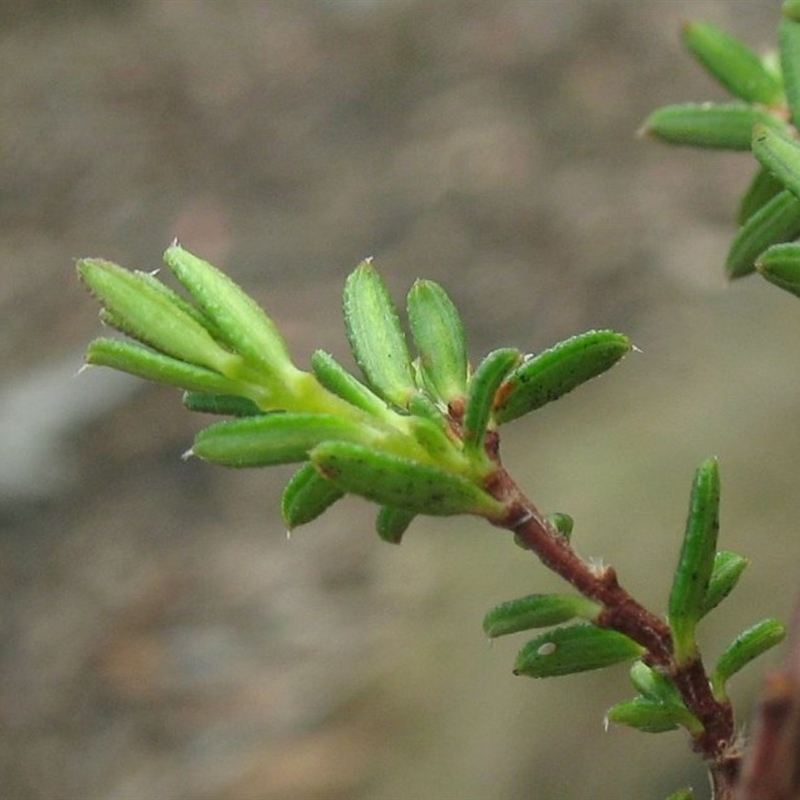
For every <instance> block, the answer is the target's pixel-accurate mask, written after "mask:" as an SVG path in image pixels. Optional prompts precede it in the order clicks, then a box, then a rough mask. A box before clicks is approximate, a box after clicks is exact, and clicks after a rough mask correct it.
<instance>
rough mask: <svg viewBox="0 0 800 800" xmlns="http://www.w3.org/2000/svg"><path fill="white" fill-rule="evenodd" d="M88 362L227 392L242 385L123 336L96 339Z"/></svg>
mask: <svg viewBox="0 0 800 800" xmlns="http://www.w3.org/2000/svg"><path fill="white" fill-rule="evenodd" d="M86 363H87V364H91V365H96V366H102V367H111V368H112V369H117V370H119V371H120V372H128V373H130V374H131V375H136V376H137V377H139V378H145V379H146V380H149V381H155V382H156V383H165V384H167V385H169V386H177V387H179V388H181V389H189V390H195V391H198V392H212V393H218V394H227V393H233V392H236V391H238V390H240V389H241V385H240V384H239V383H237V382H235V381H231V380H229V379H228V378H224V377H223V376H222V375H220V374H219V373H217V372H213V371H211V370H209V369H206V368H205V367H198V366H195V365H194V364H187V363H186V362H185V361H180V360H178V359H177V358H172V357H171V356H165V355H164V354H163V353H157V352H156V351H155V350H150V349H149V348H147V347H143V346H142V345H139V344H134V343H133V342H127V341H125V340H123V339H108V338H100V339H95V340H94V341H93V342H91V343H90V344H89V347H88V348H87V350H86Z"/></svg>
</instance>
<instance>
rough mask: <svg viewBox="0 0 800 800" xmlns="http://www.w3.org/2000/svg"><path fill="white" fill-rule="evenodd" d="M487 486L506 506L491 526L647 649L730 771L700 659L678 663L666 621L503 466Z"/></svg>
mask: <svg viewBox="0 0 800 800" xmlns="http://www.w3.org/2000/svg"><path fill="white" fill-rule="evenodd" d="M489 490H490V491H491V492H492V494H493V495H494V496H495V497H497V498H498V499H501V500H502V501H503V503H504V504H505V507H506V514H505V516H504V517H503V518H502V519H499V520H496V521H495V524H496V525H497V526H498V527H501V528H506V529H507V530H510V531H512V532H513V533H514V534H515V536H516V538H517V541H518V543H519V544H521V545H522V546H523V547H525V548H526V549H528V550H532V551H533V552H534V553H535V554H536V555H537V557H538V558H539V560H540V561H541V562H542V563H543V564H544V565H545V566H546V567H547V568H548V569H550V570H552V571H553V572H555V573H556V574H558V575H560V576H561V577H562V578H564V580H566V581H567V582H568V583H570V584H571V585H572V586H573V587H574V588H575V589H577V590H578V591H579V592H580V593H581V594H582V595H584V597H587V598H589V599H591V600H594V601H596V602H598V603H600V604H601V605H602V606H603V609H604V610H603V612H602V613H601V615H600V618H599V619H598V620H597V621H596V624H597V625H598V626H600V627H604V628H609V629H612V630H615V631H618V632H620V633H623V634H625V635H626V636H628V637H629V638H631V639H633V640H634V641H635V642H637V643H638V644H640V645H642V647H644V648H645V649H646V650H647V653H646V655H645V656H644V660H645V661H646V662H647V663H648V664H649V665H650V666H652V667H657V668H659V669H660V670H661V671H663V672H664V674H666V675H668V676H669V677H670V678H671V679H672V680H673V682H674V684H675V686H676V687H677V689H678V691H679V692H680V694H681V697H682V699H683V701H684V703H685V705H686V707H687V708H688V709H689V710H690V711H691V712H692V713H693V714H694V715H695V716H696V717H697V718H698V719H699V720H700V722H701V723H702V724H703V731H702V733H700V734H699V735H697V736H695V737H694V739H693V747H694V749H695V750H696V751H697V752H699V753H700V754H701V755H702V756H703V757H704V758H705V759H706V761H707V762H709V764H711V765H713V764H715V763H716V764H721V763H722V762H725V763H726V764H727V767H726V769H727V770H728V771H731V767H730V763H729V762H730V749H731V747H732V746H733V741H734V724H733V714H732V711H731V708H730V705H729V704H728V703H727V702H719V701H717V700H716V699H715V698H714V696H713V694H712V692H711V686H710V684H709V681H708V678H707V676H706V672H705V669H704V667H703V663H702V661H701V659H700V657H699V656H698V657H697V658H695V659H693V660H691V661H689V662H687V663H683V664H678V663H677V662H676V660H675V656H674V652H673V644H672V634H671V632H670V628H669V626H668V625H667V623H666V622H665V621H664V620H663V619H661V618H660V617H658V616H656V615H655V614H653V613H652V612H650V611H648V610H647V609H646V608H645V607H644V606H642V605H641V604H640V603H639V602H638V601H637V600H635V599H634V598H633V597H632V596H631V595H630V594H629V593H628V591H627V590H626V589H625V588H624V587H622V586H621V585H620V583H619V581H618V579H617V574H616V571H615V570H614V569H613V568H612V567H609V566H596V565H592V564H588V563H587V562H585V561H584V560H583V559H582V558H581V557H580V556H579V555H578V554H577V552H576V551H575V550H574V549H573V548H572V546H571V545H570V543H569V542H568V540H567V539H566V538H565V537H564V536H562V535H561V534H560V533H559V532H558V531H557V530H556V529H555V528H554V527H553V525H552V524H551V523H550V522H549V521H548V520H547V518H546V517H545V516H544V515H543V514H542V513H541V512H540V511H539V509H538V508H537V507H536V506H535V505H534V504H533V503H532V502H531V501H530V500H529V499H528V498H527V497H525V495H524V494H523V493H522V492H521V491H520V489H519V487H518V486H517V485H516V484H515V483H514V481H513V480H512V479H511V477H510V476H509V475H508V473H506V472H505V470H503V469H502V468H500V469H499V470H498V472H497V473H496V475H495V476H493V481H492V485H491V486H490V487H489ZM712 771H713V766H712ZM733 771H734V772H735V770H733ZM722 796H723V797H724V795H722Z"/></svg>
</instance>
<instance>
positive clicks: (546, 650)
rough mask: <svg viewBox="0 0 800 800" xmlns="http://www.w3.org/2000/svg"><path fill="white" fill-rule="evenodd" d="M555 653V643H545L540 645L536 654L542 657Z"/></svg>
mask: <svg viewBox="0 0 800 800" xmlns="http://www.w3.org/2000/svg"><path fill="white" fill-rule="evenodd" d="M555 651H556V643H555V642H545V643H544V644H542V645H539V648H538V649H537V651H536V654H537V655H540V656H549V655H550V654H551V653H555Z"/></svg>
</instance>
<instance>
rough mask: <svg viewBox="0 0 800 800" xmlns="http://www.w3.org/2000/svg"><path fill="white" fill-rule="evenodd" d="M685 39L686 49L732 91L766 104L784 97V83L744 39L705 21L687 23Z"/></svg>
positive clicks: (742, 96) (751, 100) (737, 95)
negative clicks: (741, 40) (740, 39)
mask: <svg viewBox="0 0 800 800" xmlns="http://www.w3.org/2000/svg"><path fill="white" fill-rule="evenodd" d="M682 38H683V43H684V45H685V46H686V47H687V49H688V50H689V51H690V52H691V53H692V54H693V55H694V56H695V57H696V58H697V59H698V61H700V63H701V64H703V66H704V67H705V68H706V69H707V70H708V71H709V72H710V73H711V75H713V76H714V77H715V78H716V79H717V80H718V81H719V82H720V83H721V84H722V85H723V86H724V87H725V88H726V89H727V90H728V91H729V92H730V93H731V94H733V95H735V96H736V97H738V98H740V99H741V100H745V101H746V102H748V103H762V104H764V105H773V104H775V103H779V102H780V101H781V100H782V98H783V87H782V85H781V82H780V81H779V80H777V78H776V77H775V76H774V75H773V74H772V73H771V72H769V70H767V69H766V68H765V67H764V64H763V63H762V61H761V58H760V57H759V56H758V54H757V53H755V52H753V51H752V50H751V49H750V48H749V47H748V46H747V45H745V44H744V43H743V42H740V41H739V40H738V39H735V38H734V37H733V36H731V35H730V34H728V33H726V32H725V31H723V30H721V29H720V28H717V27H716V26H715V25H711V24H709V23H704V22H689V23H686V24H685V25H684V26H683V37H682Z"/></svg>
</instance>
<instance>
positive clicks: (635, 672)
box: [630, 661, 681, 704]
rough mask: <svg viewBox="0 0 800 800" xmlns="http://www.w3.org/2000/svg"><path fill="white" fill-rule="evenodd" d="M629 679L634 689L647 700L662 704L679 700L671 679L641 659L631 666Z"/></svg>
mask: <svg viewBox="0 0 800 800" xmlns="http://www.w3.org/2000/svg"><path fill="white" fill-rule="evenodd" d="M630 679H631V683H632V684H633V685H634V687H635V688H636V691H637V692H639V693H640V694H641V695H642V696H643V697H645V698H646V699H647V700H652V701H653V702H656V703H662V704H663V703H671V704H676V703H680V702H681V697H680V694H679V693H678V690H677V689H676V688H675V685H674V684H673V683H672V681H671V680H670V679H669V678H668V677H667V676H666V675H662V673H660V672H659V671H658V670H655V669H653V668H652V667H648V666H647V664H645V663H644V662H643V661H636V662H635V663H634V665H633V666H632V667H631V671H630Z"/></svg>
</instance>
